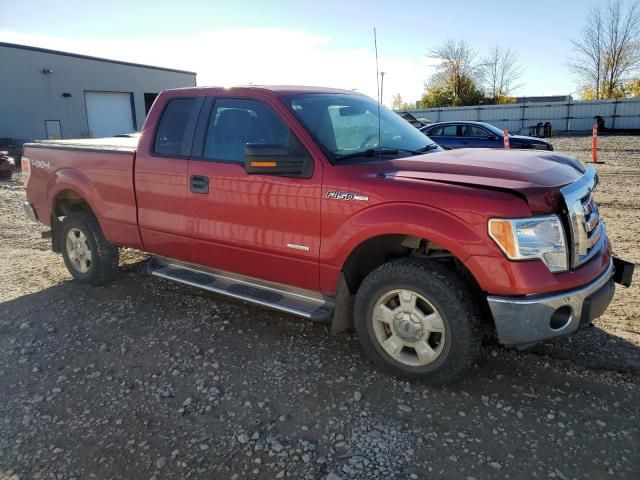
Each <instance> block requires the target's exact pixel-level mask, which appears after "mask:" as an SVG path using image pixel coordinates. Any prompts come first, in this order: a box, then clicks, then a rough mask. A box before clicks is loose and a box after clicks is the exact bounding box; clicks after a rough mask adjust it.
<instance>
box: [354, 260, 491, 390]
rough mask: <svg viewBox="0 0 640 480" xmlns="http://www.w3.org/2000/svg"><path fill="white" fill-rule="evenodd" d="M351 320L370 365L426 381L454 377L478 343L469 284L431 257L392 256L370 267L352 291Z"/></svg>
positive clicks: (472, 357)
mask: <svg viewBox="0 0 640 480" xmlns="http://www.w3.org/2000/svg"><path fill="white" fill-rule="evenodd" d="M354 322H355V328H356V331H357V333H358V338H359V340H360V343H361V345H362V348H363V350H364V351H365V353H366V354H367V356H368V357H369V358H370V359H371V360H372V361H373V362H374V363H376V364H377V365H379V366H381V367H382V368H384V369H386V370H387V371H389V372H391V373H393V374H394V375H397V376H399V377H402V378H407V379H414V380H422V381H424V382H426V383H429V384H443V383H450V382H452V381H454V380H456V379H457V378H458V377H460V375H462V374H463V373H464V372H465V371H466V370H467V369H468V368H469V367H470V366H471V365H473V363H474V362H475V360H476V358H477V355H478V353H479V351H480V346H481V342H482V329H481V325H480V317H479V315H478V312H477V309H476V307H475V305H474V303H473V301H472V299H471V295H470V292H469V288H468V287H467V286H466V285H465V283H464V282H463V281H462V280H461V279H460V277H459V276H458V275H457V274H456V273H455V272H452V271H451V270H449V269H447V268H446V267H444V266H443V265H441V264H439V263H437V262H435V261H431V260H422V259H409V258H404V259H398V260H393V261H391V262H388V263H386V264H384V265H382V266H380V267H378V268H377V269H375V270H374V271H372V272H371V273H370V274H369V275H368V276H367V277H366V278H365V279H364V280H363V282H362V285H361V286H360V289H359V290H358V293H357V295H356V302H355V309H354Z"/></svg>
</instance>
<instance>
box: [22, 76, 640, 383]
mask: <svg viewBox="0 0 640 480" xmlns="http://www.w3.org/2000/svg"><path fill="white" fill-rule="evenodd" d="M23 164H24V165H25V171H26V178H27V200H28V202H27V203H26V204H25V210H26V213H27V215H28V216H29V217H31V218H32V219H34V220H38V221H40V222H42V223H44V224H45V225H48V226H51V236H52V247H53V250H54V251H56V252H61V253H62V255H63V257H64V261H65V263H66V265H67V268H68V269H69V271H70V272H71V274H72V275H73V277H74V278H75V279H77V280H78V281H81V282H85V283H89V284H93V285H100V284H104V283H106V282H109V281H110V280H112V279H113V278H114V276H115V275H116V273H117V268H118V247H130V248H135V249H139V250H144V251H147V252H150V253H152V254H153V257H152V259H151V260H150V262H149V272H150V273H151V274H152V275H155V276H158V277H162V278H165V279H169V280H174V281H177V282H181V283H184V284H188V285H192V286H194V287H199V288H203V289H206V290H208V291H211V292H216V293H220V294H224V295H228V296H231V297H234V298H239V299H243V300H246V301H250V302H254V303H257V304H260V305H264V306H268V307H272V308H275V309H278V310H281V311H285V312H289V313H292V314H295V315H299V316H301V317H306V318H309V319H312V320H316V321H327V322H331V326H332V330H333V331H334V332H338V331H343V330H346V329H349V328H351V327H353V328H355V330H356V331H357V333H358V337H359V339H360V342H361V344H362V348H363V350H364V351H365V353H366V354H367V355H368V356H369V357H370V358H371V359H372V360H373V361H374V362H376V363H378V364H379V365H381V366H382V367H385V368H387V369H388V370H390V371H391V372H392V373H395V374H397V375H400V376H403V377H406V378H420V379H423V380H426V381H428V382H432V383H443V382H448V381H451V380H453V379H455V378H456V377H458V376H459V375H460V374H461V373H462V372H464V371H465V369H467V368H468V367H469V366H470V365H472V363H473V362H474V360H475V358H476V355H477V354H478V351H479V349H480V345H481V341H482V337H483V333H484V332H485V331H486V330H487V329H488V328H491V329H493V330H494V331H495V333H496V334H497V338H498V340H499V341H500V342H501V343H502V344H504V345H510V346H518V347H523V346H527V345H530V344H533V343H535V342H540V341H542V340H545V339H549V338H552V337H556V336H559V335H566V334H569V333H572V332H575V331H576V330H577V329H578V328H580V327H581V326H584V325H587V324H589V323H590V322H591V321H592V320H593V319H594V318H595V317H597V316H599V315H601V314H602V313H603V312H604V311H605V309H606V308H607V306H608V304H609V302H610V301H611V298H612V297H613V294H614V281H615V282H618V283H623V284H629V282H630V281H631V276H632V272H633V265H632V264H629V263H627V262H624V261H622V260H619V259H616V258H614V257H613V255H612V252H611V246H610V244H609V240H608V238H607V235H606V231H605V226H604V224H603V223H602V221H601V220H600V218H599V215H598V207H597V206H596V204H595V203H594V201H593V198H592V196H591V194H592V191H593V189H594V188H595V187H596V185H597V183H598V178H597V174H596V171H595V169H594V167H593V166H590V167H589V168H584V167H583V166H582V165H581V164H580V163H579V162H578V161H577V160H575V159H572V158H569V157H564V156H562V155H559V154H557V153H553V152H549V153H546V152H538V151H526V152H516V151H498V150H471V149H467V150H456V151H449V152H445V151H442V150H441V149H440V148H439V147H438V146H437V145H435V144H434V143H433V142H432V141H431V140H429V138H427V137H426V136H424V135H423V134H422V133H420V132H419V131H418V130H416V129H415V128H414V127H412V126H411V125H409V124H408V123H407V122H405V121H404V120H403V119H401V118H400V117H399V116H397V115H396V114H395V113H393V112H391V111H389V110H387V109H385V108H384V107H382V106H379V105H378V104H377V103H376V102H375V101H373V100H371V99H370V98H368V97H366V96H364V95H360V94H358V93H354V92H351V91H343V90H335V89H322V88H308V87H256V86H249V87H235V88H229V89H224V88H189V89H178V90H170V91H166V92H163V93H162V94H161V95H160V96H159V97H158V98H157V100H156V102H155V104H154V105H153V108H152V110H151V112H150V113H149V116H148V118H147V121H146V123H145V125H144V127H143V129H142V132H141V134H140V136H138V135H133V136H131V138H111V139H97V140H96V139H91V140H63V141H55V142H41V143H33V144H28V145H25V148H24V156H23Z"/></svg>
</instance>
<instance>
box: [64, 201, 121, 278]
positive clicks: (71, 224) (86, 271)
mask: <svg viewBox="0 0 640 480" xmlns="http://www.w3.org/2000/svg"><path fill="white" fill-rule="evenodd" d="M60 235H61V237H60V246H61V247H62V256H63V258H64V263H65V265H66V266H67V270H69V273H71V275H72V276H73V278H75V279H76V280H78V281H79V282H82V283H87V284H90V285H104V284H106V283H109V282H110V281H111V280H113V279H114V278H115V277H116V275H117V274H118V258H119V252H118V247H116V246H114V245H111V244H110V243H108V242H107V241H106V239H105V238H104V235H103V234H102V230H101V229H100V225H99V224H98V220H97V219H96V217H95V216H94V215H93V214H91V213H90V212H74V213H72V214H70V215H68V216H67V217H66V218H65V219H64V220H63V222H62V228H61V229H60Z"/></svg>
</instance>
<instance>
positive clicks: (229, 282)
mask: <svg viewBox="0 0 640 480" xmlns="http://www.w3.org/2000/svg"><path fill="white" fill-rule="evenodd" d="M148 270H149V273H150V274H151V275H153V276H155V277H160V278H164V279H167V280H173V281H174V282H178V283H183V284H185V285H191V286H192V287H198V288H201V289H203V290H207V291H209V292H214V293H220V294H222V295H226V296H228V297H232V298H237V299H240V300H245V301H247V302H251V303H255V304H258V305H262V306H265V307H270V308H274V309H276V310H280V311H282V312H287V313H291V314H293V315H298V316H300V317H304V318H308V319H309V320H313V321H314V322H328V321H330V320H331V315H332V314H333V302H332V300H331V299H329V298H327V297H324V296H323V295H322V294H320V293H317V292H312V291H309V290H303V289H299V288H295V287H289V286H286V285H282V284H279V283H271V282H267V281H264V280H259V279H255V278H251V277H246V276H243V275H238V274H235V273H230V272H225V271H222V270H214V269H211V268H206V267H201V266H198V265H193V264H190V263H184V262H179V261H177V260H171V259H168V258H163V257H153V258H152V259H151V260H150V261H149V265H148Z"/></svg>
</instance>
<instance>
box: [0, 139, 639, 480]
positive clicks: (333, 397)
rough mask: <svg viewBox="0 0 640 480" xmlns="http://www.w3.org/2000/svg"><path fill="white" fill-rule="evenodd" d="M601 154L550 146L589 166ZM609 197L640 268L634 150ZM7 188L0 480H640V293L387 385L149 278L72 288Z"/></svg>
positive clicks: (286, 333)
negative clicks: (456, 377) (451, 369)
mask: <svg viewBox="0 0 640 480" xmlns="http://www.w3.org/2000/svg"><path fill="white" fill-rule="evenodd" d="M589 142H590V140H589V138H586V137H567V138H558V139H555V141H554V143H555V145H556V149H557V150H559V151H562V152H568V153H570V154H572V155H575V156H577V157H579V158H580V159H581V160H587V159H588V158H589ZM600 144H601V148H602V157H603V159H604V160H605V161H606V162H607V163H606V165H603V166H601V167H600V171H601V172H602V175H601V178H602V183H601V186H600V187H599V191H598V193H597V200H598V201H599V202H600V205H601V207H602V208H601V210H602V214H603V216H604V217H605V218H606V219H607V226H608V228H609V233H610V236H611V238H612V240H613V242H614V246H615V250H616V252H617V253H618V254H619V255H621V256H623V257H624V258H627V259H629V260H632V261H634V262H639V261H640V248H639V245H638V243H639V242H640V240H639V239H640V220H639V219H638V216H637V213H638V207H639V206H640V200H639V199H638V195H639V194H640V186H638V180H640V138H638V137H604V138H601V142H600ZM23 199H24V189H23V187H22V184H21V181H20V179H19V178H18V179H16V180H14V181H13V182H12V183H9V184H7V183H1V184H0V255H1V257H2V259H3V260H2V268H0V480H9V479H12V480H13V479H17V478H20V479H24V478H42V479H63V478H64V479H74V478H75V479H84V478H114V479H143V478H152V479H153V478H155V479H160V478H206V479H211V478H225V479H226V478H233V479H236V478H237V479H239V478H295V479H298V478H309V479H315V478H328V479H332V480H336V479H338V478H345V479H350V478H376V479H377V478H379V479H391V478H394V479H395V478H414V479H415V478H420V479H425V478H445V479H463V480H469V479H474V478H476V479H483V478H510V479H531V478H553V479H561V480H564V479H572V478H580V479H597V478H616V479H627V478H628V479H637V478H640V453H639V451H638V445H639V444H640V406H639V402H638V399H639V398H640V395H639V392H640V389H639V386H640V331H639V330H640V329H639V328H638V320H639V317H640V295H638V293H639V288H640V287H639V286H638V285H640V281H638V280H637V281H636V285H635V286H633V287H632V288H630V289H619V290H618V292H617V293H616V297H615V300H614V303H613V305H612V306H611V307H610V309H609V310H608V312H607V313H606V314H605V315H604V316H603V317H602V318H600V319H598V320H597V321H596V324H595V326H594V327H593V328H590V329H587V330H584V331H581V332H580V333H578V334H577V335H575V336H572V337H570V338H564V339H559V340H556V341H554V342H550V343H547V344H544V345H541V346H538V347H535V348H534V349H532V350H530V351H528V352H516V351H512V350H506V349H502V348H496V347H485V349H484V350H483V353H482V357H481V359H480V360H479V362H478V364H477V365H476V366H475V367H474V369H473V371H472V372H471V373H470V374H469V375H468V376H466V377H465V378H464V379H463V380H462V381H461V382H460V383H458V384H456V385H454V386H448V387H442V388H433V387H425V386H423V385H420V384H411V383H406V382H402V381H399V380H396V379H394V378H390V377H388V376H386V375H385V374H382V373H380V372H378V371H377V370H375V369H374V368H373V367H371V366H370V365H369V364H368V363H367V362H366V361H365V360H364V359H363V357H362V356H361V354H360V350H359V348H358V344H357V339H356V338H354V336H350V335H345V336H335V337H332V336H330V335H329V334H328V332H327V330H326V327H325V326H323V325H318V324H313V323H309V322H306V321H303V320H299V319H297V318H294V317H291V316H287V315H284V314H280V313H274V312H272V311H269V310H265V309H262V308H258V307H254V306H251V305H248V304H244V303H242V302H236V301H231V300H226V299H224V298H221V297H217V296H214V295H209V294H206V293H203V292H200V291H198V290H195V289H192V288H188V287H183V286H180V285H177V284H172V283H169V282H165V281H162V280H159V279H155V278H151V277H148V276H146V275H145V274H144V273H143V270H142V263H141V262H143V261H144V257H143V256H142V255H140V254H137V253H135V252H130V251H126V252H125V253H124V255H123V274H122V275H121V276H120V278H119V279H118V280H117V281H116V282H115V283H113V284H112V285H109V286H107V287H102V288H91V287H86V286H83V285H80V284H77V283H75V282H73V281H71V279H70V276H69V274H68V273H67V272H66V270H65V269H64V266H63V263H62V259H61V258H60V257H59V256H57V255H55V254H53V253H51V252H50V250H49V242H48V240H42V239H41V238H40V232H41V230H42V228H41V227H40V226H39V225H37V224H33V223H29V222H28V221H27V220H26V219H25V218H23V214H22V211H21V202H22V201H23Z"/></svg>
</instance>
